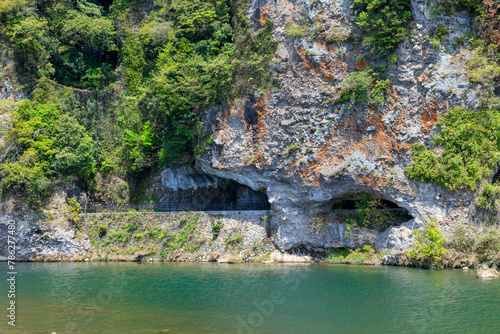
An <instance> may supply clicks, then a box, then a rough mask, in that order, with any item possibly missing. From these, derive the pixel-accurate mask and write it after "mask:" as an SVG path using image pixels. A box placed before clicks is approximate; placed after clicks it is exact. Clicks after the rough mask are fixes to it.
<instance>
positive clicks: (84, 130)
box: [0, 0, 277, 201]
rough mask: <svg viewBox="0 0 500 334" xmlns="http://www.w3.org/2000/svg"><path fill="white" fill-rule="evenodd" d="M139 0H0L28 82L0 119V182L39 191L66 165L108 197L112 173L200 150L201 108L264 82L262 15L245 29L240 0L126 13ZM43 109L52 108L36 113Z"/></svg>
mask: <svg viewBox="0 0 500 334" xmlns="http://www.w3.org/2000/svg"><path fill="white" fill-rule="evenodd" d="M139 4H140V1H138V0H137V1H136V0H115V1H113V4H112V5H111V6H109V7H108V6H107V5H109V3H108V2H102V1H90V0H78V1H67V0H64V1H37V2H25V1H21V0H17V1H14V2H12V6H11V4H8V5H7V4H6V3H4V2H0V17H1V20H0V30H1V32H2V33H3V34H4V35H5V36H7V37H8V38H9V40H10V42H11V43H12V46H13V49H14V50H15V58H16V61H17V64H19V66H20V68H19V70H20V73H21V74H22V77H23V78H24V79H25V81H26V82H27V83H28V86H35V84H36V89H35V90H34V91H33V100H32V103H31V104H27V105H22V106H21V107H20V109H19V110H20V111H19V112H18V113H17V114H16V116H15V121H14V123H13V127H12V129H11V130H10V134H9V138H10V139H9V140H10V141H9V143H14V144H15V147H14V148H15V150H10V151H9V152H8V154H7V155H6V159H4V161H2V162H1V165H0V175H1V176H2V188H3V189H4V190H6V189H11V188H12V187H15V186H21V187H23V188H25V189H26V191H27V192H28V194H29V196H30V198H31V199H32V200H35V199H41V198H42V197H43V196H44V195H45V194H47V193H48V192H49V190H50V186H51V184H52V183H53V182H55V181H59V180H61V179H66V180H69V179H70V178H72V177H76V178H78V179H79V180H80V181H83V182H84V183H85V185H86V186H87V187H88V188H89V189H91V190H92V191H93V193H94V195H95V197H98V198H97V199H98V200H102V201H112V197H113V196H110V193H112V192H113V191H114V190H117V189H116V188H117V187H118V186H117V187H115V185H116V184H117V181H116V180H117V179H121V180H123V179H126V178H130V177H132V178H137V177H140V175H141V174H142V173H146V172H148V171H149V170H150V168H152V167H154V166H155V165H158V164H167V163H171V162H176V163H185V164H189V163H192V162H193V161H194V158H195V157H196V156H199V155H201V154H203V151H204V148H205V147H206V146H207V145H209V144H210V143H211V142H212V136H211V135H210V133H208V131H209V127H208V126H206V125H205V124H203V122H202V121H201V117H202V116H204V115H205V111H206V110H207V108H210V107H213V106H215V105H224V104H227V103H231V101H232V100H233V99H235V98H240V97H243V96H248V95H253V94H254V93H256V92H260V93H262V92H263V89H264V88H265V87H267V86H269V85H270V84H271V72H270V71H269V65H270V62H271V59H272V56H273V53H274V51H275V50H276V45H277V44H276V43H275V42H274V41H273V40H272V38H271V36H272V22H271V21H269V20H268V21H266V23H265V24H263V26H262V27H261V29H258V30H257V31H251V30H250V29H249V27H248V22H247V18H246V17H245V15H244V14H245V13H244V11H245V8H246V4H245V3H244V2H241V3H239V2H232V1H229V0H222V1H202V0H175V1H174V0H172V1H171V0H164V1H163V0H162V1H156V4H157V6H156V8H155V10H154V11H153V12H151V13H150V14H148V15H146V16H145V17H144V18H143V19H140V18H139V19H138V18H137V17H135V16H134V8H135V6H136V5H139ZM4 5H5V6H4ZM139 16H140V15H139ZM111 92H112V93H111ZM27 110H33V111H30V112H28V111H27ZM44 110H45V111H44ZM51 110H52V111H53V113H54V115H53V117H52V118H51V119H47V120H44V119H42V116H43V115H39V113H44V112H49V111H51ZM52 111H51V112H52ZM9 147H10V146H6V147H5V149H9ZM115 181H116V182H115ZM108 183H110V184H111V185H110V186H108ZM115 197H116V196H115ZM119 197H120V198H125V197H124V196H121V195H120V196H119ZM114 199H116V198H114ZM118 200H120V201H121V200H122V199H118Z"/></svg>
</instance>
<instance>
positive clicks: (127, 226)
mask: <svg viewBox="0 0 500 334" xmlns="http://www.w3.org/2000/svg"><path fill="white" fill-rule="evenodd" d="M123 228H124V229H125V231H127V232H129V233H131V232H134V231H135V230H137V229H138V228H139V225H138V224H129V223H127V224H125V225H123Z"/></svg>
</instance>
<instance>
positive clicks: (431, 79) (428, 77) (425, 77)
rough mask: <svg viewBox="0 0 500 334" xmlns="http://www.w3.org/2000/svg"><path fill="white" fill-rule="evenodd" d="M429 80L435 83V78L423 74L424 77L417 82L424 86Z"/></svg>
mask: <svg viewBox="0 0 500 334" xmlns="http://www.w3.org/2000/svg"><path fill="white" fill-rule="evenodd" d="M427 80H429V81H430V82H432V81H434V78H433V77H430V76H429V75H428V74H423V75H422V76H420V77H418V78H417V81H418V82H419V83H420V84H421V85H423V84H424V83H425V82H426V81H427Z"/></svg>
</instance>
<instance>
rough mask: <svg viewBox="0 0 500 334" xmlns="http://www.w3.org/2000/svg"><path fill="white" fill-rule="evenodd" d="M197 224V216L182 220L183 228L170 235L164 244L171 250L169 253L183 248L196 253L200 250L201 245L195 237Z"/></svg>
mask: <svg viewBox="0 0 500 334" xmlns="http://www.w3.org/2000/svg"><path fill="white" fill-rule="evenodd" d="M197 222H198V216H197V215H192V216H189V217H184V218H183V219H181V221H180V225H181V226H182V228H181V229H180V230H179V231H178V232H177V233H174V234H172V235H169V236H168V237H167V239H168V240H167V241H166V242H165V243H164V246H165V247H166V248H167V249H168V250H169V252H171V253H172V252H173V251H175V250H177V249H182V248H184V249H185V250H186V251H188V252H195V251H197V250H198V249H199V248H200V246H201V243H200V242H198V241H197V240H196V238H195V235H194V231H195V230H196V223H197Z"/></svg>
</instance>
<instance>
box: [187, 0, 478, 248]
mask: <svg viewBox="0 0 500 334" xmlns="http://www.w3.org/2000/svg"><path fill="white" fill-rule="evenodd" d="M430 5H432V4H431V3H428V2H426V1H420V0H418V1H416V0H414V1H412V2H411V10H412V14H413V17H414V19H415V21H414V22H412V25H411V28H410V29H411V31H412V33H411V35H410V37H409V38H408V39H407V40H405V41H403V42H402V43H400V45H399V46H398V48H397V50H396V54H397V59H398V60H397V62H396V63H392V64H390V65H389V66H388V76H389V78H390V81H391V85H392V86H391V98H392V102H389V103H388V104H386V105H384V106H382V107H373V106H366V107H356V108H353V109H352V108H351V109H349V108H347V107H346V106H345V105H342V104H338V103H337V104H332V103H329V102H328V98H329V97H331V94H332V92H333V91H334V87H335V86H336V85H338V84H339V83H340V82H342V81H343V80H344V79H345V78H346V77H347V75H348V73H351V72H353V71H354V70H355V69H364V68H367V67H369V66H372V65H373V66H376V65H378V63H376V62H371V61H370V60H367V59H365V58H363V57H359V55H360V52H359V50H360V45H359V44H358V43H356V42H338V43H336V42H333V43H325V41H323V40H319V39H316V40H315V39H314V38H308V37H304V38H294V37H287V36H286V35H285V26H286V23H287V22H294V23H297V22H303V21H306V22H310V23H311V24H313V25H314V24H319V23H321V24H323V25H324V26H325V27H327V28H332V27H336V28H335V29H337V30H336V31H339V29H340V30H342V31H343V32H345V33H346V34H348V33H349V32H350V31H351V28H352V27H353V26H354V24H355V23H354V17H355V13H354V12H353V9H352V2H350V1H333V2H331V1H323V0H320V1H308V0H307V1H306V0H304V1H294V2H290V1H287V0H281V1H276V2H272V1H263V0H262V1H261V0H255V1H253V2H252V7H251V9H250V12H249V17H250V18H251V20H252V22H251V26H252V27H253V28H258V27H260V26H262V24H263V22H265V20H266V19H267V18H269V19H271V21H272V22H273V23H274V38H275V39H276V40H277V41H278V42H279V46H278V48H277V51H276V54H275V62H274V65H273V66H272V68H273V70H274V72H275V76H276V78H277V79H278V81H279V88H269V89H268V90H266V91H265V92H262V93H260V94H256V95H254V96H252V97H249V98H247V99H245V100H242V101H240V102H239V103H235V104H234V105H233V106H232V107H227V108H221V109H213V110H211V111H210V113H209V114H208V115H207V120H206V121H207V122H206V124H211V127H212V129H211V130H212V131H213V132H214V134H215V144H214V145H212V146H211V147H209V148H208V149H207V150H206V152H205V154H204V155H203V156H202V157H200V158H199V159H198V161H197V166H198V169H199V170H202V171H204V172H206V173H207V174H211V175H214V176H218V177H221V178H226V179H231V180H234V181H236V182H239V183H241V184H244V185H246V186H248V187H250V188H252V189H254V190H257V189H258V188H261V187H265V189H266V191H267V194H268V198H269V202H270V203H271V205H272V213H273V218H272V225H273V226H272V229H273V233H274V234H275V235H276V240H277V244H278V246H279V247H280V248H281V249H284V250H290V249H294V248H306V249H309V250H317V249H325V248H330V247H356V246H361V245H364V244H372V245H374V247H375V248H376V249H378V250H380V249H390V250H402V249H407V248H408V247H410V246H411V244H412V242H413V239H412V235H411V232H412V230H413V229H415V228H417V227H419V226H421V225H422V222H423V221H424V220H425V219H427V218H428V217H434V218H436V219H437V220H438V221H441V222H446V221H450V220H452V219H468V218H469V217H470V216H471V203H472V202H473V194H472V193H469V192H465V191H457V192H450V191H447V190H445V189H443V188H440V187H437V186H434V185H432V184H423V183H420V182H415V181H412V180H409V179H408V178H407V177H406V176H405V173H404V169H405V167H407V166H408V165H409V164H410V162H411V156H410V153H411V149H410V145H411V144H413V143H417V142H420V143H424V144H428V143H429V142H430V141H431V139H432V137H433V135H434V134H435V133H436V129H435V128H434V125H435V124H436V123H437V121H438V119H439V117H440V116H441V115H442V114H443V113H444V112H446V111H447V110H448V109H449V108H452V107H454V106H462V107H474V106H476V104H477V95H476V92H475V91H474V90H473V89H472V88H469V82H468V77H467V75H465V73H466V60H467V58H468V57H470V54H467V53H465V52H462V51H460V48H459V47H458V46H457V45H458V44H457V41H458V40H459V39H460V38H462V37H463V34H465V33H468V32H470V31H471V29H472V28H471V18H470V17H469V16H468V15H467V14H466V13H463V14H460V15H455V16H440V17H436V18H433V17H432V15H430V7H429V6H430ZM439 25H444V26H446V27H448V28H449V29H450V32H449V33H448V34H447V35H446V36H445V37H443V39H442V40H441V44H442V47H433V46H432V45H431V43H430V41H429V39H428V38H426V35H429V34H431V29H433V28H435V27H437V26H439ZM353 193H366V194H370V195H375V196H378V197H380V198H382V199H384V200H387V201H390V202H392V203H394V204H395V205H397V206H399V207H400V208H404V209H406V210H407V212H408V213H409V215H411V216H412V217H414V219H411V220H409V221H408V222H406V223H404V224H402V225H400V226H392V227H390V228H389V229H388V230H386V231H382V232H374V231H370V230H366V229H360V230H356V231H352V233H350V235H349V233H347V234H346V225H345V224H343V223H341V222H340V221H335V219H331V214H332V208H331V205H332V201H334V200H336V199H344V198H346V197H348V196H350V195H351V194H353ZM328 216H330V218H329V219H326V220H327V221H326V223H322V224H320V225H322V226H320V227H319V228H318V220H321V219H323V218H322V217H328ZM320 218H321V219H320ZM346 236H347V237H346Z"/></svg>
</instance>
